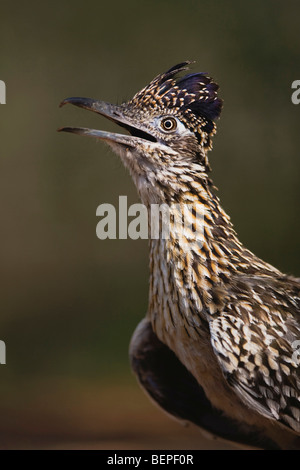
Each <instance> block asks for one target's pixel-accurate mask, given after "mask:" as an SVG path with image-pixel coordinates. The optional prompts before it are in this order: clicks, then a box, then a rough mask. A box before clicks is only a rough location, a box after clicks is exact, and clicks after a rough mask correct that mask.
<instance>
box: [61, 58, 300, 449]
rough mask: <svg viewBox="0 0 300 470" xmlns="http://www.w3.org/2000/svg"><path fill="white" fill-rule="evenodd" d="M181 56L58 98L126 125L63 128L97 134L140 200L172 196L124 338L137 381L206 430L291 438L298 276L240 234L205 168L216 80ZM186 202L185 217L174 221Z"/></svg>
mask: <svg viewBox="0 0 300 470" xmlns="http://www.w3.org/2000/svg"><path fill="white" fill-rule="evenodd" d="M187 65H188V63H187V62H185V63H182V64H179V65H177V66H175V67H172V68H171V69H170V70H168V71H167V72H166V73H164V74H161V75H158V76H157V77H155V78H154V80H152V82H150V84H149V85H148V86H146V87H145V88H144V89H143V90H141V91H140V92H139V93H137V94H136V95H135V96H134V97H133V99H132V100H130V101H129V102H127V103H124V104H121V105H119V106H115V105H110V104H108V103H103V102H100V101H97V100H91V99H87V98H69V99H67V100H65V101H64V102H63V104H66V103H71V104H74V105H76V106H79V107H83V108H86V109H90V110H92V111H95V112H97V113H99V114H101V115H104V116H106V117H108V118H109V119H111V120H113V121H115V122H117V123H118V124H119V125H120V126H121V127H124V128H126V129H127V130H128V131H129V133H130V134H131V135H130V136H127V135H123V134H112V133H108V132H104V131H97V130H89V129H85V128H63V129H62V130H64V131H68V132H74V133H77V134H81V135H92V136H94V137H97V138H99V139H101V140H104V141H106V142H107V143H108V144H109V145H110V146H111V147H112V148H113V149H114V150H115V151H116V152H117V153H118V154H119V155H120V157H121V159H122V161H123V163H124V165H125V166H126V167H127V168H128V169H129V171H130V173H131V175H132V178H133V180H134V182H135V185H136V187H137V190H138V193H139V195H140V198H141V200H142V202H143V203H144V204H145V205H146V207H150V206H151V204H160V205H161V204H165V205H167V206H168V207H169V208H170V232H169V237H167V238H164V237H162V236H160V237H159V238H156V239H151V240H150V284H149V306H148V311H147V314H146V317H145V319H143V320H142V322H141V323H140V324H139V325H138V327H137V329H136V331H135V333H134V335H133V338H132V341H131V345H130V357H131V364H132V367H133V370H134V371H135V373H136V374H137V376H138V379H139V382H140V383H141V385H142V386H143V387H144V389H145V390H146V391H147V393H148V394H149V395H150V396H151V397H152V398H153V399H154V400H155V401H156V402H157V403H158V404H159V405H160V406H162V407H163V408H164V409H165V410H166V411H168V412H169V413H171V414H173V415H174V416H176V417H178V418H180V419H184V420H187V421H191V422H194V423H195V424H197V425H199V426H200V427H202V428H205V429H207V430H209V431H210V432H211V433H212V434H214V435H217V436H221V437H223V438H225V439H229V440H232V441H236V442H242V443H246V444H250V445H255V446H261V447H263V448H278V447H279V448H297V447H300V438H299V437H300V374H299V364H300V360H299V355H298V354H297V351H296V350H295V345H296V346H297V345H298V343H297V341H298V339H299V338H300V282H299V279H296V278H293V277H291V276H287V275H284V274H283V273H281V272H280V271H279V270H277V269H276V268H274V267H273V266H271V265H269V264H267V263H265V262H264V261H262V260H260V259H259V258H257V257H256V256H255V255H254V254H253V253H251V252H250V251H249V250H247V249H246V248H245V247H244V246H243V245H242V243H241V242H240V241H239V240H238V237H237V235H236V233H235V231H234V228H233V225H232V223H231V221H230V218H229V216H228V215H227V214H226V213H225V212H224V211H223V209H222V207H221V205H220V201H219V199H218V197H217V196H216V194H215V188H214V186H213V183H212V181H211V179H210V178H209V172H210V165H209V161H208V157H207V153H208V151H209V150H211V147H212V137H213V135H214V134H215V132H216V125H215V120H216V119H217V118H218V117H219V115H220V112H221V108H222V101H221V100H220V99H219V98H218V95H217V90H218V86H217V85H216V84H215V83H214V82H213V81H212V79H211V78H210V77H208V76H207V75H206V74H203V73H194V74H187V75H184V76H183V77H178V74H179V73H180V72H183V71H184V70H186V68H187ZM199 209H200V213H201V217H200V219H199V220H198V219H197V211H198V210H199ZM184 213H185V215H186V217H187V219H188V220H189V224H188V226H184V229H183V230H181V231H178V225H177V224H176V221H178V220H179V221H182V219H183V214H184ZM160 216H161V217H162V215H161V214H160ZM150 222H151V221H150V220H149V224H150Z"/></svg>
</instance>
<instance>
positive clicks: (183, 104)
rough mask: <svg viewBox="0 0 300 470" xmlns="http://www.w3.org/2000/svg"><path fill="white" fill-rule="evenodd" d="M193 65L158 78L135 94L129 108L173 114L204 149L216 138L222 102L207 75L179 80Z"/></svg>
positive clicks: (179, 67)
mask: <svg viewBox="0 0 300 470" xmlns="http://www.w3.org/2000/svg"><path fill="white" fill-rule="evenodd" d="M190 63H191V62H188V61H186V62H182V63H180V64H178V65H175V66H174V67H172V68H170V69H169V70H167V72H165V73H162V74H160V75H157V76H156V77H155V78H154V79H153V80H152V81H151V82H150V83H149V85H147V86H146V87H145V88H143V89H142V90H141V91H139V92H138V93H136V94H135V95H134V97H133V98H132V100H131V101H129V103H127V105H130V106H132V107H136V108H138V109H142V110H143V111H144V112H149V110H153V111H158V112H161V113H170V112H171V113H173V114H175V115H176V116H178V117H179V119H181V121H182V122H183V123H184V124H185V125H186V127H188V128H189V129H190V130H191V131H192V132H194V133H195V134H196V135H197V137H198V140H199V142H200V143H201V144H203V145H204V146H205V147H210V145H211V140H210V137H211V136H212V135H214V134H215V132H216V126H215V122H214V121H215V119H217V118H218V117H219V116H220V113H221V109H222V103H223V102H222V100H221V99H220V98H218V95H217V91H218V89H219V86H218V85H217V84H216V83H215V82H214V81H213V80H212V79H211V78H210V77H209V76H208V75H207V74H206V73H204V72H198V73H189V74H187V75H184V76H178V74H179V73H180V72H183V71H185V70H188V65H189V64H190Z"/></svg>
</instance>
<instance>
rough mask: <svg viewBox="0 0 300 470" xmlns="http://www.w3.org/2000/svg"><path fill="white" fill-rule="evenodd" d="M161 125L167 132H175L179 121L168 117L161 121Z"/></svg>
mask: <svg viewBox="0 0 300 470" xmlns="http://www.w3.org/2000/svg"><path fill="white" fill-rule="evenodd" d="M160 125H161V128H162V129H163V130H164V131H165V132H173V131H175V129H176V128H177V121H176V119H175V118H173V117H166V118H163V119H162V120H161V123H160Z"/></svg>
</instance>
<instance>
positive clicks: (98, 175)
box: [0, 0, 300, 448]
mask: <svg viewBox="0 0 300 470" xmlns="http://www.w3.org/2000/svg"><path fill="white" fill-rule="evenodd" d="M0 9H1V12H0V38H1V41H0V53H1V67H0V71H1V72H0V79H1V80H4V81H5V83H6V87H7V104H6V105H2V106H0V121H1V130H0V133H1V144H0V145H1V158H0V165H1V169H0V191H1V205H2V209H1V232H2V236H1V248H0V250H1V263H0V276H1V318H0V339H2V340H4V341H5V343H6V347H7V365H6V366H4V365H3V366H0V383H1V386H0V416H1V419H0V447H1V448H14V447H27V448H28V447H35V448H37V447H55V446H56V447H72V446H74V447H77V448H78V447H93V446H94V447H95V448H125V447H131V448H134V447H136V448H144V447H145V448H147V447H148V448H149V447H150V448H151V447H152V448H158V447H159V446H162V447H169V448H171V447H172V446H173V447H177V448H184V447H187V448H188V447H193V448H196V447H198V448H209V447H210V448H218V445H219V446H221V447H222V444H218V445H217V444H215V443H214V442H213V443H210V442H209V441H206V440H201V439H202V438H201V436H200V435H199V432H198V430H194V429H190V428H188V429H182V428H181V427H180V426H178V424H177V423H175V422H174V421H172V420H170V419H169V418H168V417H166V416H165V415H164V414H163V413H162V412H161V411H160V410H157V409H156V407H154V406H153V405H152V404H151V403H149V402H148V399H147V398H146V397H145V396H144V394H143V393H142V391H140V390H139V388H138V386H137V384H136V382H135V379H134V377H133V376H132V374H131V371H130V368H129V363H128V344H129V341H130V337H131V334H132V332H133V330H134V328H135V326H136V324H137V323H138V321H139V320H140V319H141V318H142V317H143V316H144V314H145V312H146V308H147V296H148V246H147V242H146V241H143V240H138V241H132V240H106V241H100V240H99V239H97V237H96V233H95V229H96V224H97V218H96V208H97V206H98V205H99V204H101V203H104V202H107V203H112V204H117V203H118V197H119V195H127V196H128V199H129V204H130V203H134V202H138V197H137V194H136V190H135V188H134V186H133V183H132V182H131V180H130V177H129V175H128V174H127V172H126V171H125V170H124V168H123V167H122V164H121V163H120V161H119V159H118V158H117V157H116V156H115V155H113V153H112V152H111V151H110V150H109V149H108V148H107V147H105V146H104V145H103V144H101V143H97V142H96V141H95V140H92V139H84V138H79V137H77V136H74V135H67V134H59V133H57V132H56V129H57V128H58V127H60V126H63V125H71V126H72V125H74V126H84V127H89V126H90V127H94V128H100V129H101V128H102V129H106V130H113V129H116V128H115V127H114V126H113V124H111V123H109V122H106V121H105V120H104V119H103V118H100V117H98V116H96V115H94V114H93V113H87V112H85V111H82V110H79V109H76V108H73V107H71V106H70V107H66V108H63V109H59V108H58V105H59V102H60V101H61V100H62V99H64V98H66V97H69V96H88V97H93V98H99V99H103V100H105V101H111V102H121V101H123V100H126V99H129V98H131V96H132V95H133V94H134V93H135V92H136V91H138V90H139V89H140V88H142V87H143V86H144V85H145V84H146V83H148V82H149V81H150V79H152V78H153V77H154V76H155V75H156V74H158V73H160V72H162V71H165V70H166V69H167V68H169V67H171V66H172V65H174V64H176V63H178V62H181V61H183V60H187V59H188V60H195V61H196V64H195V65H194V66H193V68H194V70H197V71H206V72H209V73H210V75H212V76H213V77H214V78H215V80H216V81H217V82H218V83H219V85H220V88H221V91H220V95H221V97H222V98H223V99H224V109H223V113H222V118H221V120H220V121H219V123H218V134H217V136H216V138H215V141H214V151H213V152H212V153H211V154H210V161H211V165H212V167H213V178H214V182H215V184H216V186H217V187H218V188H219V196H220V198H221V200H222V204H223V207H224V208H225V210H226V211H227V212H228V213H229V214H230V215H231V218H232V220H233V222H234V224H235V227H236V230H237V232H238V233H239V236H240V239H241V240H242V242H243V243H244V244H246V245H247V246H248V248H250V249H251V250H252V251H254V252H255V253H256V254H257V255H259V256H261V257H262V258H264V259H265V260H266V261H268V262H270V263H273V264H275V265H276V266H277V267H278V268H280V269H282V270H283V271H285V272H288V273H293V274H295V275H298V276H300V243H299V228H300V213H299V196H300V184H299V183H300V158H299V149H300V132H299V122H300V119H299V118H300V105H299V106H295V105H293V104H292V102H291V94H292V90H291V83H292V82H293V81H294V80H296V79H300V60H299V55H300V44H299V17H300V4H299V2H297V1H287V2H284V3H283V2H280V1H276V0H263V1H262V0H260V1H258V0H253V1H252V2H239V1H237V0H229V1H226V2H221V1H218V2H217V1H212V0H210V1H207V0H198V1H191V0H186V1H185V2H182V1H177V0H172V1H170V0H169V1H167V0H160V1H157V0H152V1H143V2H141V1H137V0H128V1H127V2H121V1H114V2H101V1H99V0H98V1H92V0H86V1H85V2H82V1H78V0H73V1H72V2H67V1H57V0H53V1H51V2H48V3H45V2H38V1H34V0H29V1H27V2H23V3H22V2H19V3H18V4H17V5H16V4H14V3H12V2H6V1H3V2H1V5H0ZM223 447H224V445H223Z"/></svg>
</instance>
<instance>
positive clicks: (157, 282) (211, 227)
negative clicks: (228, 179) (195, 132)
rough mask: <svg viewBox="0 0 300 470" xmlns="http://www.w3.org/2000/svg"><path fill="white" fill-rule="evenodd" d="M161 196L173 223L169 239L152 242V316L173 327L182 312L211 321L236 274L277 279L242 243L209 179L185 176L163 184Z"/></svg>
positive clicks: (199, 176) (161, 238)
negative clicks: (271, 276)
mask: <svg viewBox="0 0 300 470" xmlns="http://www.w3.org/2000/svg"><path fill="white" fill-rule="evenodd" d="M160 192H161V194H164V199H163V202H164V203H165V204H166V205H168V206H169V207H170V213H171V223H170V231H169V234H167V235H169V236H167V237H165V238H164V237H163V236H160V237H159V238H157V239H153V238H152V239H151V240H150V296H149V298H150V304H149V312H150V314H151V315H153V314H154V315H160V316H161V317H162V316H163V317H164V318H166V317H170V316H171V319H172V320H171V323H172V322H174V318H175V317H177V318H178V315H176V313H175V312H176V311H178V309H179V310H180V311H181V315H182V316H188V317H189V318H191V317H193V312H197V317H199V314H200V316H202V317H203V318H202V319H204V318H206V319H207V316H208V315H213V314H214V313H216V312H217V311H218V309H219V308H220V305H219V300H218V297H220V298H221V297H222V296H219V295H218V291H219V290H220V289H223V287H224V284H226V283H230V282H231V279H232V277H233V276H234V275H235V274H236V273H238V272H239V273H242V274H244V275H252V274H256V273H258V272H260V273H265V274H266V275H268V274H270V272H272V273H273V274H274V271H275V269H274V268H273V267H272V266H270V265H267V264H266V263H264V262H263V261H261V260H259V259H258V258H257V257H255V255H253V254H252V253H251V252H250V251H249V250H247V249H246V248H244V247H243V245H242V244H241V242H240V241H239V240H238V238H237V235H236V233H235V231H234V228H233V225H232V223H231V221H230V218H229V216H228V215H227V214H226V213H225V212H224V210H223V209H222V207H221V205H220V202H219V199H218V198H217V196H216V195H215V194H214V192H213V186H212V184H211V182H210V181H209V179H208V177H207V175H205V174H203V173H201V172H200V173H198V174H197V175H196V174H193V175H191V174H188V173H185V174H182V175H181V176H180V177H178V179H176V181H175V180H174V181H173V183H171V182H170V180H168V181H164V182H163V181H161V182H160ZM195 208H196V209H195ZM184 212H185V213H186V219H187V221H188V223H187V226H186V225H185V224H184V225H183V228H182V225H181V226H180V227H179V228H178V225H176V223H175V221H176V220H177V221H178V220H179V221H180V222H181V221H182V219H183V213H184ZM197 212H198V215H199V218H198V220H197V214H196V213H197ZM163 311H164V312H165V313H163ZM172 311H173V315H172ZM170 312H171V313H170ZM169 321H170V318H169Z"/></svg>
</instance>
